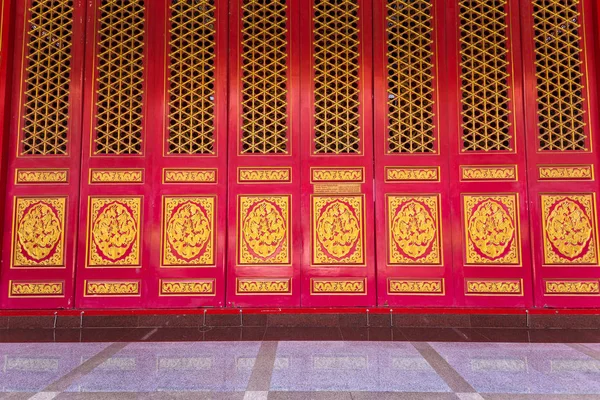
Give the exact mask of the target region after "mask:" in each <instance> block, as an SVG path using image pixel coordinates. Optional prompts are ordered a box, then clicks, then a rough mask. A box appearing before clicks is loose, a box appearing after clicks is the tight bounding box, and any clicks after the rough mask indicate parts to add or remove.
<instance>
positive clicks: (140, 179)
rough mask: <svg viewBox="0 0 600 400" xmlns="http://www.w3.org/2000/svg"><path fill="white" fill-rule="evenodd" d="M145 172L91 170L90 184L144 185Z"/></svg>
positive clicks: (137, 169)
mask: <svg viewBox="0 0 600 400" xmlns="http://www.w3.org/2000/svg"><path fill="white" fill-rule="evenodd" d="M145 172H146V171H145V169H144V168H90V170H89V178H88V184H89V185H114V184H128V185H130V184H143V183H144V181H145V179H144V178H145V175H146V174H145ZM105 177H106V178H108V179H106V178H105Z"/></svg>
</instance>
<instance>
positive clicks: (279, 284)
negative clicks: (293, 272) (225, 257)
mask: <svg viewBox="0 0 600 400" xmlns="http://www.w3.org/2000/svg"><path fill="white" fill-rule="evenodd" d="M236 293H237V294H292V286H291V279H289V278H266V279H262V278H261V279H259V278H257V279H254V278H238V279H237V285H236Z"/></svg>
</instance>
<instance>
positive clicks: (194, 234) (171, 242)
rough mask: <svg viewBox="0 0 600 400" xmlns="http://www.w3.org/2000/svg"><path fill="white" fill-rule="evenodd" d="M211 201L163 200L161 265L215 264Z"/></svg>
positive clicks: (177, 198) (196, 198)
mask: <svg viewBox="0 0 600 400" xmlns="http://www.w3.org/2000/svg"><path fill="white" fill-rule="evenodd" d="M214 210H215V198H214V197H165V198H164V213H163V218H164V222H163V230H164V233H163V259H162V262H163V265H164V266H173V265H177V266H194V265H213V264H214V214H215V211H214Z"/></svg>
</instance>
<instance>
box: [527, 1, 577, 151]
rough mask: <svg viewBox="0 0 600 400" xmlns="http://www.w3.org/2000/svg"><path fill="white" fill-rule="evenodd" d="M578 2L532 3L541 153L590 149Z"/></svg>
mask: <svg viewBox="0 0 600 400" xmlns="http://www.w3.org/2000/svg"><path fill="white" fill-rule="evenodd" d="M578 5H579V0H533V7H534V11H533V18H534V24H535V25H534V28H535V55H536V62H535V65H536V72H537V73H536V76H537V92H538V97H537V103H538V116H539V123H538V126H539V136H538V139H539V150H540V151H570V150H571V151H572V150H579V151H585V150H588V149H587V144H586V142H587V141H586V133H585V122H584V116H585V111H584V105H583V102H584V100H583V96H582V91H583V84H582V79H583V74H582V72H581V64H582V61H581V58H580V53H581V48H580V40H581V37H580V32H579V30H580V27H581V26H580V23H579V20H580V17H581V16H580V14H579V10H578Z"/></svg>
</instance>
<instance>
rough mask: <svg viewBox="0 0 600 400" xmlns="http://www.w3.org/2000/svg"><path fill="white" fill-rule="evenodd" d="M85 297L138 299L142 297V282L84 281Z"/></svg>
mask: <svg viewBox="0 0 600 400" xmlns="http://www.w3.org/2000/svg"><path fill="white" fill-rule="evenodd" d="M83 284H84V289H85V291H84V296H85V297H91V296H93V297H113V296H114V297H137V296H140V295H141V292H140V289H141V282H140V281H137V280H119V281H112V280H111V281H104V280H103V281H100V280H90V281H88V280H86V281H84V283H83Z"/></svg>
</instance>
